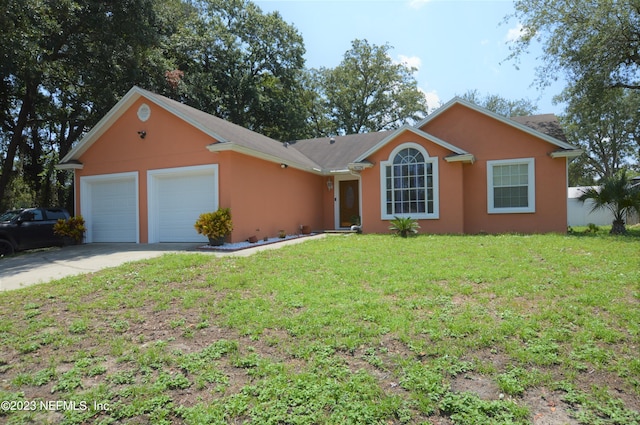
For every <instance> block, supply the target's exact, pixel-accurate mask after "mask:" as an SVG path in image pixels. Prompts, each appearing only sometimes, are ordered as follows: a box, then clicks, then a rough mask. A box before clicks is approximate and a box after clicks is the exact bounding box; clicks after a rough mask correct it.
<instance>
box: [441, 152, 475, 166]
mask: <svg viewBox="0 0 640 425" xmlns="http://www.w3.org/2000/svg"><path fill="white" fill-rule="evenodd" d="M444 160H445V161H447V162H469V163H471V164H473V163H474V162H476V157H475V156H473V154H470V153H466V154H460V155H451V156H445V157H444Z"/></svg>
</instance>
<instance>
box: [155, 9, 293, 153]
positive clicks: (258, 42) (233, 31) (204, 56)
mask: <svg viewBox="0 0 640 425" xmlns="http://www.w3.org/2000/svg"><path fill="white" fill-rule="evenodd" d="M191 4H192V5H193V8H194V9H193V11H192V13H191V14H190V16H189V17H188V19H187V20H186V21H185V23H184V25H183V26H182V27H181V28H180V30H179V31H178V32H177V33H176V34H174V35H173V37H172V39H171V45H170V47H169V50H170V53H169V54H170V55H171V56H172V57H175V58H176V59H175V62H176V66H177V68H178V69H179V70H180V71H181V72H182V73H183V74H182V78H181V79H180V80H181V81H180V82H179V84H173V85H172V87H173V88H174V90H171V91H168V93H167V94H168V95H169V96H171V97H173V98H175V99H176V100H179V101H182V102H184V103H186V104H188V105H190V106H193V107H195V108H197V109H200V110H202V111H205V112H208V113H210V114H212V115H216V116H218V117H220V118H223V119H227V120H229V121H231V122H233V123H235V124H238V125H241V126H243V127H246V128H249V129H251V130H253V131H257V132H259V133H262V134H265V135H267V136H270V137H273V138H275V139H278V140H284V141H286V140H292V139H295V138H297V136H299V135H300V134H301V133H302V132H303V130H304V128H305V116H304V108H303V107H302V96H301V92H302V86H301V75H302V70H303V69H304V58H303V55H304V43H303V40H302V36H301V35H300V34H299V33H298V31H297V30H296V29H295V28H294V27H293V26H291V25H289V24H287V23H286V22H285V21H284V20H283V19H282V17H281V16H280V14H279V13H278V12H273V13H269V14H264V13H263V12H262V10H261V9H260V8H259V7H258V6H256V5H255V4H254V3H252V2H250V1H247V0H198V1H192V2H191Z"/></svg>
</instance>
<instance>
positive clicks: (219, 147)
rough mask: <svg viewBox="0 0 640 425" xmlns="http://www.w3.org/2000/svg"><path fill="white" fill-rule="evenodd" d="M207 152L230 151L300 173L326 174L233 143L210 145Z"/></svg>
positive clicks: (324, 171)
mask: <svg viewBox="0 0 640 425" xmlns="http://www.w3.org/2000/svg"><path fill="white" fill-rule="evenodd" d="M207 150H208V151H209V152H214V153H215V152H224V151H232V152H238V153H241V154H243V155H247V156H251V157H254V158H258V159H262V160H264V161H269V162H274V163H276V164H285V165H286V166H287V167H292V168H296V169H298V170H302V171H306V172H309V173H313V174H319V175H326V174H327V172H326V170H323V169H320V168H316V167H309V166H305V165H302V164H298V163H295V162H291V161H289V160H287V159H284V158H281V157H278V156H275V155H269V154H266V153H264V152H260V151H256V150H254V149H250V148H247V147H244V146H240V145H237V144H235V143H233V142H224V143H212V144H210V145H208V146H207Z"/></svg>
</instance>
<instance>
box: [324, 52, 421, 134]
mask: <svg viewBox="0 0 640 425" xmlns="http://www.w3.org/2000/svg"><path fill="white" fill-rule="evenodd" d="M390 49H391V47H390V46H389V45H387V44H385V45H383V46H376V45H370V44H369V43H368V42H367V41H366V40H355V41H353V42H352V43H351V49H350V50H348V51H347V52H346V53H345V54H344V58H343V60H342V62H341V63H340V64H339V65H338V66H337V67H336V68H333V69H326V68H323V69H320V70H317V71H315V72H316V74H317V75H318V76H319V77H320V89H321V92H320V94H319V96H318V98H317V99H316V103H315V105H316V107H318V103H317V102H320V106H319V108H320V109H323V108H324V112H325V116H326V117H327V118H328V121H329V122H330V123H331V124H330V125H331V128H322V130H321V133H322V134H324V135H326V134H355V133H363V132H370V131H381V130H388V129H392V128H397V127H399V126H401V125H403V124H405V123H412V122H415V121H419V120H420V119H421V118H424V116H425V114H426V110H427V102H426V98H425V96H424V95H423V93H422V92H420V90H418V86H417V82H416V80H415V78H414V76H413V73H414V72H415V69H414V68H411V67H408V66H407V65H405V64H400V63H394V62H393V61H392V59H391V58H390V57H389V53H388V52H389V50H390ZM316 135H319V134H316Z"/></svg>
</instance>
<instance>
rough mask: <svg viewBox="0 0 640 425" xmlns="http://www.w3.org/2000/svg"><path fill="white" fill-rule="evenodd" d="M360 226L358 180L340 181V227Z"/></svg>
mask: <svg viewBox="0 0 640 425" xmlns="http://www.w3.org/2000/svg"><path fill="white" fill-rule="evenodd" d="M353 224H360V191H359V188H358V180H342V181H340V227H351V225H353Z"/></svg>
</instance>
